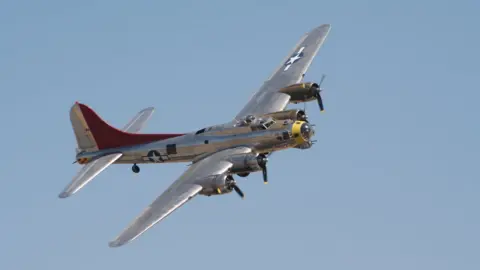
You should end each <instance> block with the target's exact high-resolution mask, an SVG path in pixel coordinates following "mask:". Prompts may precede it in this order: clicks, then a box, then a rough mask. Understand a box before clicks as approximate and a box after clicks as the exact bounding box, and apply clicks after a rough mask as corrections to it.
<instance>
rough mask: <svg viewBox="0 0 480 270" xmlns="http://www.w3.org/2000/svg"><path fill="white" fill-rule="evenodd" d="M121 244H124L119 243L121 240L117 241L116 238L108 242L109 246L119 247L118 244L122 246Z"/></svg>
mask: <svg viewBox="0 0 480 270" xmlns="http://www.w3.org/2000/svg"><path fill="white" fill-rule="evenodd" d="M123 244H124V243H121V242H120V241H118V240H114V241H110V242H108V246H109V247H111V248H116V247H120V246H123Z"/></svg>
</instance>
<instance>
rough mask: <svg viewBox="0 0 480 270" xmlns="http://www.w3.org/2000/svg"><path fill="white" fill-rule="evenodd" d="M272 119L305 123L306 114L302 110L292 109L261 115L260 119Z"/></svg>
mask: <svg viewBox="0 0 480 270" xmlns="http://www.w3.org/2000/svg"><path fill="white" fill-rule="evenodd" d="M269 117H271V118H273V119H275V120H293V121H297V120H298V121H306V120H307V114H306V113H305V111H304V110H299V109H293V110H286V111H279V112H274V113H268V114H265V115H263V116H262V117H261V118H269Z"/></svg>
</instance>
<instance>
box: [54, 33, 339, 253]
mask: <svg viewBox="0 0 480 270" xmlns="http://www.w3.org/2000/svg"><path fill="white" fill-rule="evenodd" d="M329 31H330V25H329V24H324V25H321V26H319V27H317V28H315V29H313V30H311V31H310V32H309V33H307V34H305V35H304V36H303V37H302V38H301V39H300V41H299V42H298V44H297V45H296V46H295V47H294V49H293V51H292V52H291V53H289V55H288V57H287V58H286V59H285V60H284V61H282V64H281V65H280V66H279V67H278V68H277V69H276V70H275V72H274V73H273V74H272V75H271V76H270V78H269V79H268V80H267V81H266V82H265V83H264V84H263V85H262V86H261V88H260V89H259V90H258V91H257V92H256V93H255V95H254V96H253V97H252V98H251V99H250V101H249V102H248V103H247V104H246V105H245V107H244V108H243V109H242V110H241V111H240V112H239V113H238V114H237V115H236V116H235V118H234V119H233V120H231V121H229V122H227V123H224V124H220V125H215V126H210V127H206V128H202V129H200V130H198V131H194V132H189V133H168V134H141V133H138V132H139V131H140V130H141V129H142V127H143V125H144V124H145V122H146V121H147V120H148V119H149V118H150V116H151V115H152V113H153V108H146V109H144V110H142V111H140V112H139V113H138V114H137V115H136V116H135V117H134V118H133V119H132V120H131V121H130V122H129V123H128V124H127V125H126V126H125V127H124V128H123V129H122V130H119V129H116V128H115V127H112V126H110V125H109V124H108V123H106V122H105V121H104V120H103V119H102V118H100V117H99V116H98V115H97V114H96V113H95V112H94V111H93V110H92V109H91V108H90V107H88V106H87V105H85V104H81V103H78V102H77V103H75V104H74V105H73V106H72V108H71V111H70V120H71V122H72V126H73V130H74V134H75V137H76V140H77V144H78V148H77V155H76V162H77V163H79V164H81V165H83V167H82V169H81V170H80V171H79V173H78V174H77V175H76V176H75V177H74V178H73V180H72V181H71V182H70V184H69V185H68V186H67V187H65V189H64V190H63V191H62V192H61V193H60V195H59V197H60V198H67V197H69V196H71V195H73V194H74V193H76V192H77V191H79V190H80V189H81V188H82V187H84V186H85V185H86V184H87V183H88V182H90V181H91V180H92V179H93V178H94V177H95V176H97V175H98V174H99V173H100V172H102V171H103V170H105V169H106V168H107V167H108V166H110V165H111V164H114V163H115V164H132V171H133V172H134V173H139V172H140V167H139V165H138V164H144V163H169V162H191V166H189V167H188V169H187V170H186V171H185V172H184V173H183V174H182V175H181V176H180V177H179V178H178V179H177V180H176V181H175V182H173V184H172V185H171V186H170V187H169V188H168V189H167V190H166V191H165V192H163V194H161V195H160V196H159V197H158V198H157V199H156V200H155V201H154V202H153V203H152V204H151V205H150V206H149V207H148V208H147V209H146V210H145V211H144V212H142V213H141V214H140V216H138V217H137V218H136V219H135V220H134V221H133V223H131V224H130V225H129V226H128V227H127V228H126V229H125V230H124V231H123V232H122V233H121V234H120V235H119V236H118V237H117V238H116V239H115V240H113V241H111V242H110V244H109V245H110V246H111V247H117V246H121V245H123V244H125V243H127V242H130V241H132V240H133V239H135V238H137V237H138V236H140V235H141V234H142V233H144V232H145V231H146V230H147V229H149V228H150V227H152V226H153V225H154V224H156V223H157V222H159V221H161V220H162V219H164V218H165V217H167V216H168V215H169V214H170V213H172V212H173V211H174V210H176V209H178V207H180V206H182V205H183V204H184V203H186V202H187V201H189V200H190V199H192V198H193V197H195V196H196V195H198V194H200V195H205V196H211V195H220V194H228V193H231V192H232V191H235V192H236V193H237V194H238V195H239V196H240V197H242V198H243V197H244V193H243V192H242V191H241V190H240V188H239V187H238V185H237V183H236V181H235V180H234V178H233V176H234V175H237V176H240V177H246V176H248V175H249V174H250V173H252V172H262V175H263V180H264V182H265V183H267V181H268V174H267V162H268V158H267V157H268V156H269V155H271V154H272V153H273V152H275V151H280V150H284V149H289V148H297V149H308V148H310V147H311V146H312V145H313V143H314V141H312V138H313V136H314V135H315V131H314V127H313V125H311V124H310V123H309V122H308V120H307V115H306V113H305V111H303V110H299V109H290V110H285V108H286V107H287V105H288V104H289V103H301V102H308V101H312V100H316V101H317V102H318V105H319V107H320V110H321V111H323V101H322V98H321V96H320V92H321V88H320V85H321V83H322V82H323V79H324V78H325V77H324V76H323V77H322V79H321V80H320V82H319V83H314V82H302V79H303V77H304V75H305V72H306V71H307V69H308V68H309V66H310V64H311V62H312V60H313V59H314V57H315V55H316V54H317V52H318V50H319V49H320V47H321V46H322V44H323V42H324V41H325V38H326V37H327V35H328V33H329Z"/></svg>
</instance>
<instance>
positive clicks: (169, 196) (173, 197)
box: [109, 147, 251, 247]
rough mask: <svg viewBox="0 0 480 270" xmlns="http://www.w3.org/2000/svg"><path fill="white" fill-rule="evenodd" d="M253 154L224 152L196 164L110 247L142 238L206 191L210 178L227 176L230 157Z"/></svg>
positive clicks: (244, 149) (245, 150)
mask: <svg viewBox="0 0 480 270" xmlns="http://www.w3.org/2000/svg"><path fill="white" fill-rule="evenodd" d="M250 151H251V149H250V148H248V147H237V148H231V149H225V150H221V151H219V152H216V153H214V154H212V155H209V156H207V157H205V158H203V159H201V160H199V161H197V162H195V163H193V164H192V165H191V166H190V167H188V169H187V170H186V171H185V172H184V173H183V174H182V175H181V176H180V177H179V178H178V179H177V180H176V181H175V182H174V183H173V184H172V185H170V187H169V188H168V189H167V190H166V191H164V192H163V193H162V194H161V195H160V196H159V197H157V199H156V200H155V201H153V203H152V204H150V206H148V207H147V208H146V209H145V210H144V211H143V212H142V213H141V214H140V215H139V216H138V217H137V218H136V219H135V220H133V222H132V223H131V224H130V225H129V226H128V227H127V228H125V230H124V231H123V232H121V233H120V235H118V236H117V238H116V239H115V240H113V241H111V242H110V243H109V246H110V247H119V246H122V245H124V244H126V243H128V242H130V241H132V240H134V239H135V238H137V237H139V236H140V235H141V234H143V233H144V232H145V231H147V230H148V229H150V228H151V227H152V226H154V225H155V224H156V223H158V222H160V221H161V220H163V219H165V218H166V217H167V216H168V215H170V214H171V213H172V212H173V211H175V210H176V209H178V208H179V207H180V206H182V205H183V204H185V203H186V202H187V201H189V200H190V199H192V198H193V197H195V196H196V195H197V194H198V193H199V192H200V191H201V190H202V189H203V186H202V185H209V184H211V182H209V181H208V179H211V177H214V176H217V175H221V174H224V173H226V172H227V171H228V169H230V167H231V166H232V163H230V162H229V161H227V160H226V159H227V158H228V157H229V156H231V155H234V154H240V153H248V152H250ZM205 179H207V180H205Z"/></svg>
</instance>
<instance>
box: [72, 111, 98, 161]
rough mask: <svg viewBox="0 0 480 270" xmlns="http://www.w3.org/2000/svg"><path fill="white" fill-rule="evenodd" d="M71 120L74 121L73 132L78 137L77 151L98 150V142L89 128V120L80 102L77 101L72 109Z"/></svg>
mask: <svg viewBox="0 0 480 270" xmlns="http://www.w3.org/2000/svg"><path fill="white" fill-rule="evenodd" d="M70 122H72V128H73V133H74V134H75V138H76V139H77V149H76V152H77V153H79V152H82V151H85V152H91V151H98V146H97V143H96V142H95V139H94V137H93V134H92V133H91V132H90V129H89V128H88V124H87V121H86V120H85V117H84V116H83V113H82V110H81V109H80V104H79V103H78V102H77V103H75V104H74V105H73V106H72V108H71V109H70Z"/></svg>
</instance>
